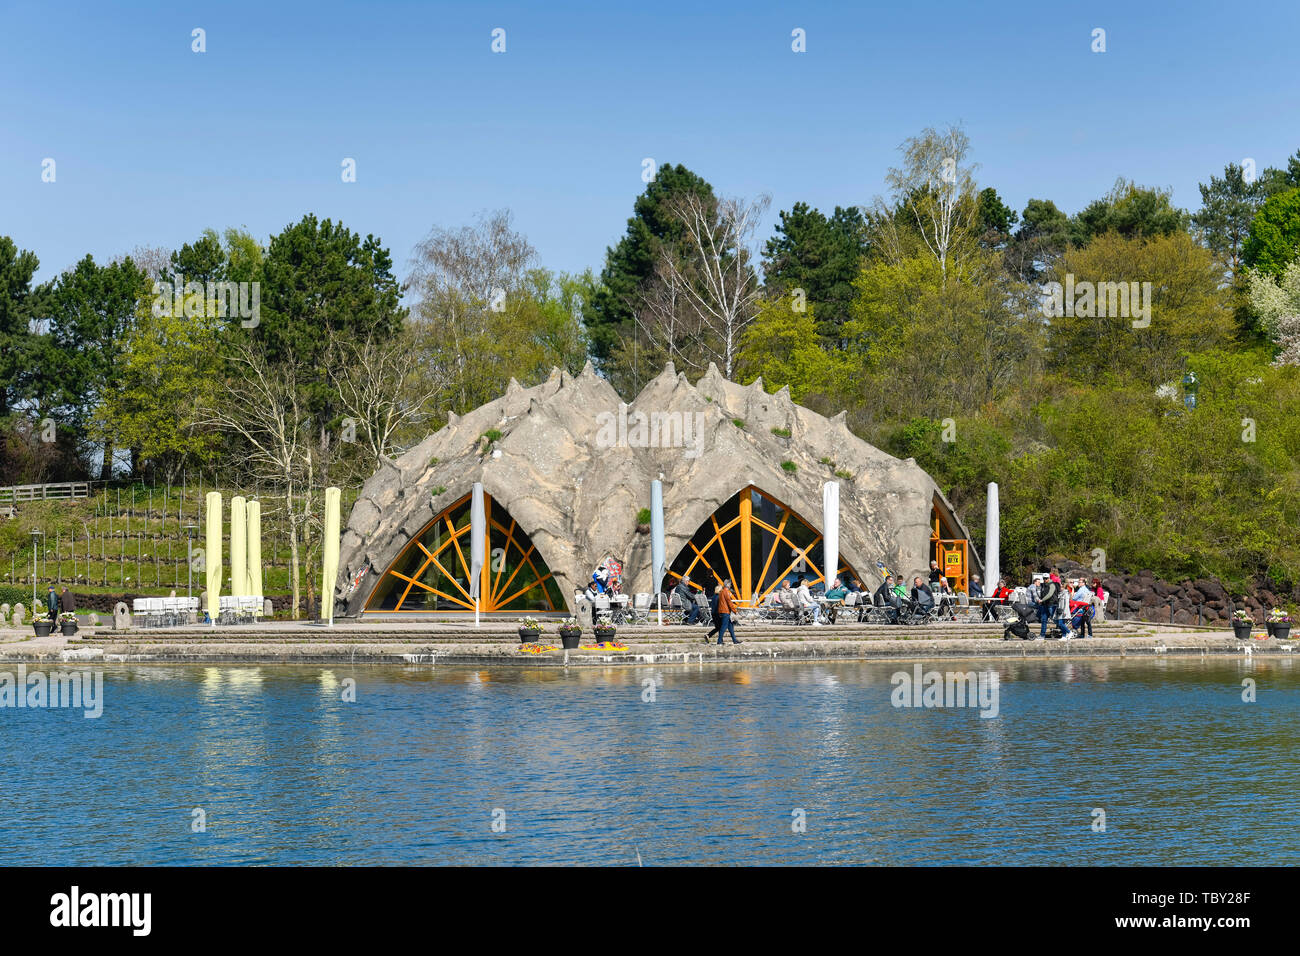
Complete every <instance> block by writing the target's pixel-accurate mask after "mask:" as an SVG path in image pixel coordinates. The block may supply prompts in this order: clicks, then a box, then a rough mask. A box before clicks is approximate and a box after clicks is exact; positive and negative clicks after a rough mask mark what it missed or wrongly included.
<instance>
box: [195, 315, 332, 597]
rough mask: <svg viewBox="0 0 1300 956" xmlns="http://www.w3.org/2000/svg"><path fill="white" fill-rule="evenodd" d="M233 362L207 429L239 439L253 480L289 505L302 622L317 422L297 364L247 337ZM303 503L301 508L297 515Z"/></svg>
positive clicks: (232, 351)
mask: <svg viewBox="0 0 1300 956" xmlns="http://www.w3.org/2000/svg"><path fill="white" fill-rule="evenodd" d="M227 361H228V362H229V367H230V373H229V374H228V375H227V376H226V377H225V379H224V380H223V381H222V383H221V386H220V387H219V389H218V396H217V398H216V400H215V401H214V402H213V404H212V407H211V408H209V409H207V414H206V415H205V416H204V420H203V424H207V425H211V426H214V427H216V428H219V429H221V430H222V431H225V432H228V433H230V434H232V435H235V436H238V437H239V439H241V440H242V442H243V445H244V448H243V453H244V455H245V458H244V466H245V467H246V469H247V470H248V472H249V474H250V475H251V476H252V477H254V478H256V479H258V480H259V481H261V482H264V483H266V484H267V485H269V486H270V487H272V488H275V489H276V491H277V493H278V497H280V498H282V499H283V501H284V513H285V520H286V523H287V524H288V528H289V534H288V537H289V567H290V581H291V586H292V592H293V616H294V618H295V619H296V618H297V617H298V615H299V600H300V597H301V594H302V591H301V547H300V540H301V535H300V529H301V526H302V525H303V523H304V521H306V520H307V515H308V514H310V511H311V507H310V506H311V494H310V492H311V487H312V479H313V478H314V477H315V475H316V473H317V472H318V470H319V468H318V465H317V459H316V455H315V452H316V448H315V445H316V443H315V441H314V440H313V428H312V416H311V413H310V410H309V408H308V405H307V402H306V399H305V396H304V395H303V394H302V390H301V388H300V383H299V381H298V375H297V371H298V364H297V362H295V361H293V360H292V359H290V360H289V361H285V362H281V363H275V364H272V363H271V362H270V361H269V360H268V358H267V355H266V352H265V349H264V347H263V346H262V344H261V343H260V342H259V341H258V340H256V339H254V338H252V337H247V336H242V337H240V338H238V339H237V340H235V341H233V342H232V343H231V344H230V346H229V349H228V357H227ZM298 498H301V499H302V501H301V508H300V509H299V510H296V509H295V500H296V499H298Z"/></svg>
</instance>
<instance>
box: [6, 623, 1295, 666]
mask: <svg viewBox="0 0 1300 956" xmlns="http://www.w3.org/2000/svg"><path fill="white" fill-rule="evenodd" d="M705 630H706V629H705V628H702V627H696V626H692V627H684V626H680V625H670V626H663V627H659V626H647V625H642V626H628V625H622V626H620V627H619V629H618V642H619V643H620V644H622V645H624V646H625V647H626V650H613V649H609V648H597V647H594V646H592V645H593V638H592V637H591V634H590V631H585V632H584V633H583V641H582V643H583V646H582V647H580V648H579V649H577V650H571V651H567V652H566V651H564V650H562V649H559V647H558V645H559V643H560V642H559V638H558V636H557V635H556V632H555V627H554V625H553V624H549V623H548V625H547V629H546V630H545V631H544V632H543V633H542V641H541V642H539V643H543V644H547V645H550V646H554V647H555V648H556V649H555V650H549V651H545V652H543V653H528V652H525V651H522V650H521V649H520V642H519V636H518V630H517V625H516V624H514V622H504V621H491V622H488V621H484V623H483V626H482V627H480V628H475V627H474V625H473V623H472V622H464V623H462V622H436V623H434V622H428V621H421V622H416V621H373V622H372V621H366V622H355V621H340V622H338V623H337V624H336V625H335V626H334V627H333V628H328V627H325V626H323V625H319V624H309V623H289V622H268V623H261V624H255V625H236V626H228V627H217V628H213V627H211V626H210V625H190V626H186V627H173V628H142V627H136V628H130V629H127V630H124V631H115V630H113V629H112V628H111V627H108V628H105V627H100V628H82V630H81V631H80V632H79V633H78V634H77V635H76V636H75V637H74V638H65V637H64V636H63V635H62V634H51V635H50V636H49V637H44V638H36V637H34V636H32V633H31V630H30V629H29V628H24V629H23V630H21V631H18V630H14V629H9V630H3V629H0V661H4V660H14V661H17V660H26V661H76V660H84V661H104V662H169V663H184V662H194V663H275V662H279V663H303V664H315V663H319V664H330V663H341V662H347V663H375V664H412V663H415V664H436V663H446V664H466V665H484V664H523V665H529V666H549V665H559V666H574V665H601V666H603V665H607V664H613V663H619V664H622V663H626V664H668V663H673V662H679V663H697V662H699V663H703V662H705V661H753V660H765V661H771V660H833V659H838V660H888V659H903V658H913V659H915V658H980V657H994V658H996V657H1006V658H1038V657H1052V658H1065V657H1071V658H1087V657H1147V656H1156V655H1163V656H1169V657H1174V656H1177V657H1187V656H1192V657H1205V656H1208V655H1210V654H1214V655H1235V656H1239V657H1241V656H1245V655H1247V654H1250V655H1254V654H1263V655H1269V656H1279V657H1289V656H1291V654H1292V648H1293V646H1294V645H1295V644H1296V643H1297V642H1294V641H1277V640H1273V639H1268V640H1258V639H1254V638H1252V639H1251V640H1250V641H1238V640H1237V639H1236V638H1235V637H1233V636H1232V632H1231V631H1229V630H1224V629H1218V628H1194V627H1176V626H1171V625H1161V624H1152V623H1146V622H1130V621H1124V622H1106V623H1103V624H1098V625H1095V627H1094V631H1095V634H1096V636H1095V637H1094V638H1091V639H1083V640H1074V641H1068V642H1063V641H1019V640H1012V641H1003V640H1002V627H1001V626H1000V625H996V624H942V623H940V624H930V625H926V626H923V627H894V626H888V625H865V624H849V623H840V624H835V625H828V626H825V627H816V628H814V627H810V626H802V627H799V626H793V625H779V624H750V625H746V626H738V627H737V628H736V633H737V636H738V637H739V638H740V639H741V640H742V641H743V643H742V644H739V645H733V644H731V643H727V644H725V645H723V646H721V647H719V646H718V645H717V644H715V643H709V644H705V643H704V642H703V636H704V633H705ZM1261 634H1262V630H1261ZM1297 656H1300V655H1297Z"/></svg>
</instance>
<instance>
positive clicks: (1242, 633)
mask: <svg viewBox="0 0 1300 956" xmlns="http://www.w3.org/2000/svg"><path fill="white" fill-rule="evenodd" d="M1254 626H1255V621H1254V620H1253V619H1252V618H1251V616H1250V612H1249V611H1247V610H1246V609H1245V608H1237V610H1235V611H1233V612H1232V632H1233V633H1234V634H1236V635H1237V640H1239V641H1248V640H1250V629H1251V628H1252V627H1254Z"/></svg>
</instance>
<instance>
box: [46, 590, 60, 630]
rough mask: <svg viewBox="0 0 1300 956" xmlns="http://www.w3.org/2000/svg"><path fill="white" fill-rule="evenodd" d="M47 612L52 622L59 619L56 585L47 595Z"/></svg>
mask: <svg viewBox="0 0 1300 956" xmlns="http://www.w3.org/2000/svg"><path fill="white" fill-rule="evenodd" d="M45 610H46V611H48V612H49V614H50V620H51V621H58V619H59V596H58V595H57V594H55V593H54V585H53V584H51V585H50V590H49V593H48V594H46V595H45Z"/></svg>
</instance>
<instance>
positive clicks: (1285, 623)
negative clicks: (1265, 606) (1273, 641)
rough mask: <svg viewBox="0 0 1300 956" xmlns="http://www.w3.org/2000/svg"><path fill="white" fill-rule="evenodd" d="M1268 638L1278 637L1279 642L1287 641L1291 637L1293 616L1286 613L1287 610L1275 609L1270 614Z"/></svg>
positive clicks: (1267, 623)
mask: <svg viewBox="0 0 1300 956" xmlns="http://www.w3.org/2000/svg"><path fill="white" fill-rule="evenodd" d="M1266 625H1267V627H1268V636H1269V637H1276V638H1277V639H1278V640H1279V641H1285V640H1286V639H1287V638H1289V637H1290V636H1291V615H1290V614H1288V613H1287V612H1286V609H1285V608H1280V607H1275V608H1273V610H1271V611H1269V612H1268V621H1267V622H1266Z"/></svg>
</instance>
